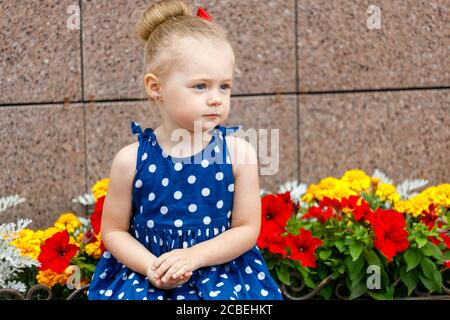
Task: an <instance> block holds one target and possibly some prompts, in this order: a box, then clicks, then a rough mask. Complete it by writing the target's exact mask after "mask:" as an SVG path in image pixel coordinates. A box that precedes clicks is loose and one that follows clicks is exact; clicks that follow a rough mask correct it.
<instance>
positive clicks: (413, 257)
mask: <svg viewBox="0 0 450 320" xmlns="http://www.w3.org/2000/svg"><path fill="white" fill-rule="evenodd" d="M403 256H404V257H405V261H406V266H407V268H406V271H407V272H408V271H410V270H412V269H414V268H415V267H417V266H418V265H419V263H420V261H421V258H422V255H421V254H420V253H419V252H418V251H417V250H416V249H414V248H409V249H408V250H406V251H405V253H404V255H403Z"/></svg>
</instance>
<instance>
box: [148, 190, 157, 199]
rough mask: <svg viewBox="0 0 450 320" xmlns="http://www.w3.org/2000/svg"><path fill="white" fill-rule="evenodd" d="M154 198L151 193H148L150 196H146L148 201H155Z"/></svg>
mask: <svg viewBox="0 0 450 320" xmlns="http://www.w3.org/2000/svg"><path fill="white" fill-rule="evenodd" d="M155 198H156V196H155V194H154V193H153V192H150V194H149V195H148V201H153V200H155Z"/></svg>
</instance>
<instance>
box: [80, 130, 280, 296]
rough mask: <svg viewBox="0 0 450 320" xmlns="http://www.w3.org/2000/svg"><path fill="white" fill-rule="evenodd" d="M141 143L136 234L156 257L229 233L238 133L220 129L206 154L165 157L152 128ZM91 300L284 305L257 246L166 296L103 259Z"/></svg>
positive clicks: (111, 259)
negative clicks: (232, 146)
mask: <svg viewBox="0 0 450 320" xmlns="http://www.w3.org/2000/svg"><path fill="white" fill-rule="evenodd" d="M131 129H132V132H133V134H136V135H138V141H139V144H138V153H137V163H136V175H135V178H134V181H133V191H132V198H133V200H132V201H133V205H132V210H133V212H132V217H131V223H130V233H131V234H132V235H133V236H134V237H135V238H136V239H137V240H138V241H139V242H141V243H142V244H143V245H144V246H145V247H146V248H147V249H148V250H150V252H152V253H153V254H154V255H155V256H157V257H158V256H160V255H161V254H163V253H165V252H169V251H171V250H173V249H180V248H188V247H191V246H194V245H195V244H197V243H200V242H202V241H206V240H209V239H211V238H213V237H215V236H217V235H219V234H220V233H222V232H224V231H226V230H227V229H229V228H230V227H231V218H232V217H231V213H232V208H233V193H234V177H233V172H232V165H231V160H230V157H229V155H228V149H227V146H226V140H225V136H226V135H227V134H228V133H231V132H234V131H236V130H239V129H240V127H230V128H225V127H223V126H221V125H218V126H216V127H215V128H214V129H212V130H211V131H210V133H211V135H212V139H211V141H210V142H209V144H208V145H207V147H206V148H204V149H203V150H202V151H201V152H199V153H197V154H195V155H192V156H190V157H185V158H177V157H172V156H170V155H167V154H166V153H165V152H164V151H163V150H162V148H161V147H160V145H159V144H158V141H157V140H156V136H155V134H154V132H153V130H152V129H151V128H146V129H145V130H144V132H143V131H142V129H141V127H140V126H139V124H138V123H136V122H132V123H131ZM88 298H89V299H91V300H94V299H95V300H97V299H119V300H120V299H121V300H127V299H128V300H202V299H203V300H212V299H217V300H261V299H268V300H282V299H283V297H282V295H281V291H280V289H279V287H278V285H277V284H276V282H275V281H274V279H273V278H272V277H271V275H270V274H269V271H268V269H267V266H266V264H265V261H264V259H263V257H262V256H261V253H260V251H259V248H258V247H257V246H256V245H255V246H254V247H253V248H252V249H251V250H249V251H247V252H245V253H244V254H242V255H241V256H239V257H237V258H236V259H234V260H232V261H230V262H228V263H224V264H221V265H215V266H209V267H204V268H199V269H197V270H195V271H194V272H193V275H192V276H191V278H190V279H189V280H188V281H187V282H186V283H184V284H183V285H180V286H178V287H176V288H173V289H170V290H161V289H158V288H156V287H154V286H153V285H152V284H151V283H150V282H149V281H148V280H147V278H146V276H145V275H142V274H138V273H135V272H133V271H132V270H130V269H128V267H126V266H125V265H123V264H122V263H121V262H120V261H118V260H116V259H115V258H114V257H113V256H112V255H111V254H110V253H109V252H108V251H105V252H104V254H103V256H102V257H101V259H100V260H99V262H98V264H97V267H96V270H95V273H94V275H93V277H92V281H91V285H90V288H89V291H88Z"/></svg>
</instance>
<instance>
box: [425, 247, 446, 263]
mask: <svg viewBox="0 0 450 320" xmlns="http://www.w3.org/2000/svg"><path fill="white" fill-rule="evenodd" d="M426 248H427V249H429V250H430V251H431V252H432V255H433V257H434V258H435V259H436V260H438V261H440V262H442V261H444V256H443V254H442V251H441V250H440V249H439V248H438V246H436V245H435V244H434V243H432V242H428V243H427V246H426Z"/></svg>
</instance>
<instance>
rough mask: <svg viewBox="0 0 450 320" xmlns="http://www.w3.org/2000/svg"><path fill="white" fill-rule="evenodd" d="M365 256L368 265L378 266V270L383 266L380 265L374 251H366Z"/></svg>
mask: <svg viewBox="0 0 450 320" xmlns="http://www.w3.org/2000/svg"><path fill="white" fill-rule="evenodd" d="M365 256H366V261H367V264H368V265H374V266H378V267H380V268H382V267H383V265H382V264H381V261H380V258H378V256H377V254H376V253H375V251H373V250H368V251H366V254H365Z"/></svg>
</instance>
